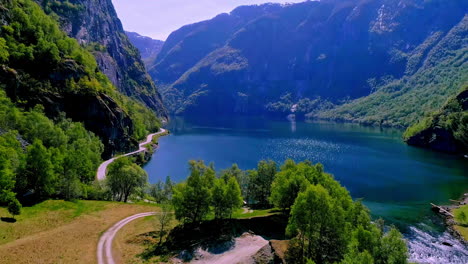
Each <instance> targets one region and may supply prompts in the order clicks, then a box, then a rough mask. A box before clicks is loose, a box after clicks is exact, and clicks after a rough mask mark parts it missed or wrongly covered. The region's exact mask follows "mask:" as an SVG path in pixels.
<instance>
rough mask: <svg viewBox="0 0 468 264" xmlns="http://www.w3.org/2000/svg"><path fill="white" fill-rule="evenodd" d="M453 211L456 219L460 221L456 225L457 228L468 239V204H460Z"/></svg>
mask: <svg viewBox="0 0 468 264" xmlns="http://www.w3.org/2000/svg"><path fill="white" fill-rule="evenodd" d="M453 213H454V215H455V221H457V223H458V225H455V230H457V231H458V233H460V234H461V235H462V236H463V238H464V239H465V241H468V205H463V206H460V207H459V208H457V209H455V210H454V211H453Z"/></svg>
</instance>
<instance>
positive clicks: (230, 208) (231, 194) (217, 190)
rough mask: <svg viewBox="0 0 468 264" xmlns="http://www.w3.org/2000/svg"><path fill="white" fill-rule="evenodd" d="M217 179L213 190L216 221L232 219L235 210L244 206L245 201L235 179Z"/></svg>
mask: <svg viewBox="0 0 468 264" xmlns="http://www.w3.org/2000/svg"><path fill="white" fill-rule="evenodd" d="M226 180H227V182H226ZM226 180H225V179H223V178H221V179H217V180H216V181H215V184H214V186H213V189H212V190H211V193H212V199H211V201H212V206H213V210H214V214H215V218H216V219H220V218H226V217H229V218H231V217H232V213H233V212H234V210H235V209H238V208H240V207H241V206H242V203H243V199H242V196H241V190H240V187H239V183H237V180H236V178H235V177H230V178H228V179H226Z"/></svg>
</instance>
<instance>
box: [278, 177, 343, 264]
mask: <svg viewBox="0 0 468 264" xmlns="http://www.w3.org/2000/svg"><path fill="white" fill-rule="evenodd" d="M287 232H288V234H290V235H292V234H294V235H295V234H298V236H299V239H300V241H301V247H302V248H303V250H302V252H303V254H304V259H312V260H314V261H315V262H317V263H332V262H334V261H339V260H340V259H342V256H343V254H344V252H345V251H346V236H347V230H346V224H345V221H344V212H343V210H342V208H340V207H339V206H335V204H334V201H333V199H332V197H331V196H330V195H329V194H328V191H327V190H326V189H325V188H323V187H322V186H321V185H317V186H314V185H310V186H309V187H308V188H307V189H306V190H305V191H304V192H302V193H300V194H299V195H298V197H297V199H296V201H295V203H294V205H293V207H292V209H291V216H290V218H289V223H288V226H287Z"/></svg>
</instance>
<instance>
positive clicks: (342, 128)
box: [145, 117, 468, 263]
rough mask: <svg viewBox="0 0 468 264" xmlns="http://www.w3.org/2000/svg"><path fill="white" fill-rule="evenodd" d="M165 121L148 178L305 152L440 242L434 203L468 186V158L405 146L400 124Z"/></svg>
mask: <svg viewBox="0 0 468 264" xmlns="http://www.w3.org/2000/svg"><path fill="white" fill-rule="evenodd" d="M167 128H168V129H169V130H170V131H171V135H169V136H166V137H163V138H161V139H160V140H159V144H160V147H159V149H158V150H157V151H156V153H155V154H154V156H153V159H152V160H151V161H150V162H149V163H148V164H147V165H146V166H145V170H146V171H147V172H148V174H149V178H150V182H156V181H157V180H164V179H165V177H166V176H168V175H169V176H171V178H172V179H173V180H175V181H183V180H184V179H185V178H186V177H187V175H188V163H187V162H188V160H192V159H194V160H204V161H205V162H206V163H210V162H214V164H215V167H216V169H217V170H221V169H225V168H227V167H230V166H231V164H233V163H237V164H238V165H239V167H240V168H242V169H252V168H255V167H256V164H257V162H258V161H259V160H262V159H272V160H275V161H277V162H283V161H284V160H285V159H288V158H291V159H293V160H295V161H303V160H306V159H307V160H310V161H312V162H314V163H317V162H320V163H322V164H324V166H325V170H326V171H327V172H330V173H332V174H333V175H334V176H335V178H336V179H337V180H339V181H340V182H341V184H342V185H344V186H345V187H346V188H347V189H348V190H349V191H350V192H351V195H352V196H353V197H354V198H363V199H364V201H365V204H366V205H367V206H368V207H369V208H370V209H371V211H372V214H373V216H374V217H382V218H384V219H385V220H386V221H387V222H389V223H392V224H396V225H397V226H398V227H400V229H401V230H402V231H403V232H405V233H406V236H407V237H410V238H411V239H410V241H413V242H416V241H419V240H418V239H421V235H420V234H419V233H418V232H419V231H421V230H424V234H425V235H430V236H433V237H434V241H436V240H437V237H441V236H444V235H446V234H444V233H443V228H442V226H441V225H440V220H439V219H438V218H437V217H435V216H434V214H433V213H432V212H431V211H430V206H429V203H430V202H432V203H436V204H443V203H447V202H448V201H449V199H457V198H459V197H460V196H461V195H462V194H463V193H464V192H466V191H468V160H467V159H464V158H462V157H457V156H452V155H446V154H442V153H437V152H432V151H428V150H423V149H419V148H414V147H410V146H407V145H406V144H405V143H404V142H403V141H402V131H400V130H396V129H381V128H375V127H363V126H359V125H355V124H336V123H306V122H299V121H298V122H291V121H288V120H286V119H284V120H270V119H266V118H260V117H256V118H253V117H231V118H218V119H203V118H199V119H183V118H174V119H173V120H172V121H171V122H170V124H169V125H168V126H167ZM421 233H422V232H421ZM445 239H448V238H445ZM423 240H424V239H423ZM451 242H453V243H455V242H456V241H451ZM410 243H411V242H410ZM434 243H436V242H434ZM420 244H421V243H418V244H417V245H413V246H418V247H419V246H421V245H420ZM410 248H411V246H410ZM461 248H462V249H464V247H463V246H461ZM412 249H414V247H413V248H412ZM450 249H453V247H452V248H450ZM425 250H426V249H425ZM427 250H436V251H437V250H438V249H437V247H434V248H430V249H427ZM447 251H450V250H449V248H447ZM422 253H423V252H416V253H415V252H413V253H412V254H422ZM425 253H427V252H425ZM428 254H430V255H433V254H436V253H434V252H429V253H428ZM437 254H441V253H437ZM454 256H455V259H447V258H443V260H442V262H438V261H433V260H431V261H429V262H428V263H468V262H467V261H465V260H467V259H468V251H466V248H465V251H463V250H462V251H460V250H458V251H456V252H455V253H450V254H449V256H447V257H449V258H453V257H454ZM465 257H466V258H465ZM413 259H415V260H416V259H417V260H420V259H419V258H417V257H416V256H414V257H413Z"/></svg>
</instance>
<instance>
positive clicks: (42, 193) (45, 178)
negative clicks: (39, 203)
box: [17, 140, 58, 199]
mask: <svg viewBox="0 0 468 264" xmlns="http://www.w3.org/2000/svg"><path fill="white" fill-rule="evenodd" d="M51 158H52V156H51V151H49V150H48V149H47V148H46V147H44V145H43V144H42V141H40V140H35V141H34V143H33V144H32V145H31V146H29V147H28V148H27V150H26V160H25V165H24V168H22V169H21V171H20V173H19V175H18V179H17V186H18V190H20V191H21V192H23V193H26V192H28V191H30V190H32V191H34V193H36V194H37V195H38V197H39V198H41V199H46V198H48V197H50V196H51V195H54V194H55V192H56V187H57V185H58V184H57V180H58V179H57V177H56V174H55V173H54V170H53V169H54V168H53V164H52V161H51Z"/></svg>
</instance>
